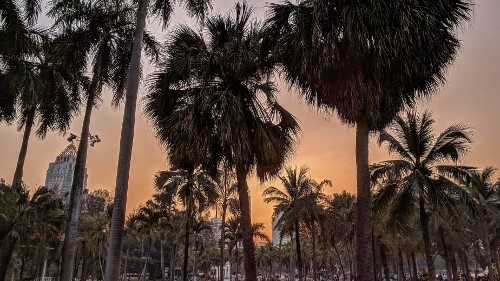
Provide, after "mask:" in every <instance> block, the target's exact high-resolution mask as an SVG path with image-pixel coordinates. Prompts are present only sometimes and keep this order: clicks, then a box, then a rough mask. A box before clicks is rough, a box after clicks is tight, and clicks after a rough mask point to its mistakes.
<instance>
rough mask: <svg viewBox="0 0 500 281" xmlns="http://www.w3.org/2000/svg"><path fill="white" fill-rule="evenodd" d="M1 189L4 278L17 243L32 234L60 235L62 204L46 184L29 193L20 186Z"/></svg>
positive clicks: (1, 273)
mask: <svg viewBox="0 0 500 281" xmlns="http://www.w3.org/2000/svg"><path fill="white" fill-rule="evenodd" d="M0 191H1V193H2V196H1V198H0V221H1V222H2V223H1V224H0V241H1V244H0V246H1V249H2V250H1V251H0V265H1V267H0V280H1V281H4V280H5V274H6V273H7V269H8V267H9V263H10V261H11V258H12V255H13V253H14V251H15V249H16V247H17V246H18V244H19V243H20V242H25V243H27V241H29V240H31V239H32V238H33V237H38V238H40V237H41V236H45V237H51V236H53V237H57V236H58V235H60V230H61V228H62V226H61V221H64V207H63V203H62V201H61V200H60V199H58V198H57V197H56V194H55V193H54V191H52V190H49V189H47V188H46V187H40V188H38V189H37V190H36V191H35V192H34V193H33V195H32V196H30V194H29V191H28V189H27V188H26V187H25V186H23V185H16V186H7V185H5V184H1V185H0ZM39 242H40V241H39ZM26 246H30V245H26ZM44 250H45V249H44Z"/></svg>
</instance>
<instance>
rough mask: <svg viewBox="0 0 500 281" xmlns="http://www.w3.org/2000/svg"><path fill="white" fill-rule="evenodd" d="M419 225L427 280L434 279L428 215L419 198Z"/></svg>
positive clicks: (421, 199) (422, 200)
mask: <svg viewBox="0 0 500 281" xmlns="http://www.w3.org/2000/svg"><path fill="white" fill-rule="evenodd" d="M420 227H421V229H422V239H423V241H424V251H425V262H426V263H427V271H428V273H429V281H436V270H435V267H434V255H433V252H432V245H431V234H430V232H429V217H428V216H427V212H426V211H425V206H424V199H423V198H420Z"/></svg>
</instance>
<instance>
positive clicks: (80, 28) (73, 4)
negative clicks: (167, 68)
mask: <svg viewBox="0 0 500 281" xmlns="http://www.w3.org/2000/svg"><path fill="white" fill-rule="evenodd" d="M133 11H134V10H133V7H132V6H130V5H127V3H122V4H119V3H118V2H116V5H115V4H109V3H108V2H107V1H90V2H87V1H85V0H82V1H55V2H54V3H53V6H52V7H51V9H50V11H49V15H51V16H52V17H54V18H55V20H56V24H55V28H58V29H61V30H62V32H63V34H62V35H61V36H60V38H59V42H58V51H57V52H58V53H59V56H60V59H61V60H64V61H68V62H71V63H70V66H69V69H70V70H71V71H82V70H85V69H86V68H87V66H88V64H91V76H92V77H91V79H90V80H91V81H90V85H89V87H88V90H87V101H86V106H85V113H84V117H83V124H82V131H81V134H80V143H79V145H78V151H77V155H76V160H75V169H74V171H75V172H74V176H73V183H72V186H71V193H70V200H69V208H68V210H69V216H68V222H67V228H66V235H65V239H64V246H63V263H62V266H61V280H63V281H69V280H71V272H72V271H73V259H74V248H75V241H76V240H75V239H76V231H77V225H78V216H79V211H80V205H81V197H82V191H83V185H84V179H85V169H86V168H85V167H86V161H87V149H88V142H89V136H90V133H89V130H90V121H91V115H92V111H93V109H94V107H95V105H96V101H98V100H99V97H100V94H101V92H102V89H103V88H104V87H108V88H110V89H111V90H113V103H114V104H115V105H118V104H119V102H120V101H121V100H122V99H123V97H124V91H125V82H126V79H127V69H128V68H129V65H130V57H131V53H132V44H133V40H134V28H135V25H134V23H133V21H132V20H131V18H132V15H133ZM143 41H144V44H145V45H146V46H147V47H146V51H147V54H148V55H149V56H150V57H152V58H156V57H157V55H158V44H157V43H156V41H155V40H154V38H153V37H152V36H151V35H149V34H147V33H145V35H144V36H143Z"/></svg>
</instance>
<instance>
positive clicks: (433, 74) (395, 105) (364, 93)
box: [268, 0, 471, 281]
mask: <svg viewBox="0 0 500 281" xmlns="http://www.w3.org/2000/svg"><path fill="white" fill-rule="evenodd" d="M470 6H471V5H470V2H469V1H468V0H440V1H425V2H422V3H418V5H417V4H415V3H414V2H403V3H402V2H401V1H399V0H384V1H361V2H360V1H326V0H322V1H311V0H301V1H299V2H298V3H297V4H293V3H291V2H285V3H282V4H273V5H271V11H270V18H269V20H268V25H269V28H270V30H271V34H272V36H271V38H277V39H276V40H277V42H276V44H275V45H276V46H277V52H278V54H279V56H280V64H281V65H282V67H283V69H284V72H285V76H286V78H287V80H289V81H290V82H291V83H293V84H296V85H298V86H300V88H301V89H302V93H303V95H304V96H305V97H306V99H307V100H308V101H310V102H311V103H313V104H314V105H317V106H319V107H322V108H325V109H327V110H328V111H333V112H336V113H337V114H338V115H339V117H340V119H341V120H342V121H344V122H346V123H349V124H355V125H356V167H357V196H358V200H357V202H358V204H357V208H358V216H357V220H358V221H357V232H356V235H357V243H356V244H357V269H358V274H357V278H358V280H359V281H367V280H371V279H372V278H373V261H372V259H373V255H372V222H371V199H370V173H369V161H368V139H369V132H370V131H373V130H377V129H382V128H384V127H385V126H386V125H387V124H389V123H390V122H391V121H392V119H393V118H394V117H395V115H396V114H397V112H399V111H400V110H401V109H402V108H403V107H404V106H405V105H411V104H412V103H413V102H414V99H415V98H416V97H418V96H420V95H427V94H429V93H431V92H433V90H434V89H436V88H437V86H438V85H439V84H440V82H443V80H444V69H445V68H446V66H448V65H449V64H450V63H451V62H452V61H453V59H454V57H455V55H456V53H457V49H458V47H459V45H460V44H459V40H458V39H457V35H456V33H455V28H456V27H457V26H459V25H460V24H462V23H463V22H464V21H466V20H467V19H468V15H469V10H470ZM389 12H390V14H391V17H388V16H387V15H388V13H389Z"/></svg>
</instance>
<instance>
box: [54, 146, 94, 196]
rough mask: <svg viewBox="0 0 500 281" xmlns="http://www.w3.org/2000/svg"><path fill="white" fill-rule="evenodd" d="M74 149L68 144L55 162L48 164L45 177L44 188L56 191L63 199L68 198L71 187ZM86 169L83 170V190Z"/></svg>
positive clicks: (85, 184) (85, 183)
mask: <svg viewBox="0 0 500 281" xmlns="http://www.w3.org/2000/svg"><path fill="white" fill-rule="evenodd" d="M76 151H77V150H76V147H75V145H74V144H73V143H70V144H69V145H68V146H67V147H66V148H65V149H64V150H63V151H62V152H61V153H59V155H57V157H56V160H55V161H54V162H52V163H50V164H49V168H48V169H47V173H46V175H45V186H46V187H48V188H53V189H56V190H57V192H58V194H59V195H60V196H61V197H63V198H69V195H70V193H71V185H72V184H73V174H74V171H75V162H76ZM87 177H88V175H87V169H85V179H84V182H83V190H85V189H86V188H87Z"/></svg>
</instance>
